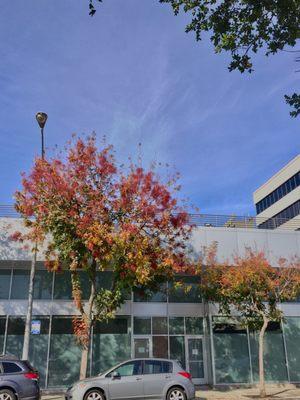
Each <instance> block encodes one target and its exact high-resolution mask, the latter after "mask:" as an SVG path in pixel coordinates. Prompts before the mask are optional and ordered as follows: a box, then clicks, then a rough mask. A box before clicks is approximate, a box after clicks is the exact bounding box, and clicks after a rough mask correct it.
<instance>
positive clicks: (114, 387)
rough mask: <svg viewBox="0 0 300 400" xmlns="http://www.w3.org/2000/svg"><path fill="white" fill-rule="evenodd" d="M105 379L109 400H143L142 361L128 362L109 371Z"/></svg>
mask: <svg viewBox="0 0 300 400" xmlns="http://www.w3.org/2000/svg"><path fill="white" fill-rule="evenodd" d="M107 378H108V379H109V382H108V390H109V397H110V399H111V400H129V399H135V400H143V399H144V389H143V375H142V360H133V361H128V362H126V363H124V364H122V365H120V366H119V367H117V368H116V369H115V370H113V371H111V372H110V373H109V374H108V375H107Z"/></svg>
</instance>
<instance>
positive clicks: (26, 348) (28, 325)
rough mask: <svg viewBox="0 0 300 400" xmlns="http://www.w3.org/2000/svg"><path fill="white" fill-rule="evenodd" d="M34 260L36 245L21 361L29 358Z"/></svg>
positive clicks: (34, 258) (34, 250)
mask: <svg viewBox="0 0 300 400" xmlns="http://www.w3.org/2000/svg"><path fill="white" fill-rule="evenodd" d="M36 258H37V244H36V245H35V247H34V249H33V256H32V260H31V269H30V278H29V290H28V306H27V314H26V322H25V332H24V341H23V352H22V360H28V357H29V343H30V330H31V329H30V328H31V319H32V304H33V291H34V277H35V268H36Z"/></svg>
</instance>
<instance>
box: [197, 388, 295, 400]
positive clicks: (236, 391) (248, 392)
mask: <svg viewBox="0 0 300 400" xmlns="http://www.w3.org/2000/svg"><path fill="white" fill-rule="evenodd" d="M266 388H267V395H268V397H266V399H268V400H271V399H272V400H279V399H285V400H296V399H299V400H300V387H298V388H297V387H296V386H295V385H291V384H288V385H280V384H278V385H267V387H266ZM258 393H259V389H258V388H257V387H256V388H249V389H246V388H234V387H230V388H222V389H209V388H205V387H204V388H200V390H197V400H243V399H245V400H246V399H248V400H253V399H259V396H258Z"/></svg>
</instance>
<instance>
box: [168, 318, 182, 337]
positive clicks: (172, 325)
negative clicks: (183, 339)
mask: <svg viewBox="0 0 300 400" xmlns="http://www.w3.org/2000/svg"><path fill="white" fill-rule="evenodd" d="M169 332H170V335H178V334H179V335H183V334H184V317H170V318H169Z"/></svg>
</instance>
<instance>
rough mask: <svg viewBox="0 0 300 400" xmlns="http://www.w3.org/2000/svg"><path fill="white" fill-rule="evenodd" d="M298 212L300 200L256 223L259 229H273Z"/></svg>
mask: <svg viewBox="0 0 300 400" xmlns="http://www.w3.org/2000/svg"><path fill="white" fill-rule="evenodd" d="M299 214H300V200H298V201H296V202H295V203H293V204H291V205H290V206H289V207H287V208H285V209H284V210H282V211H280V213H278V214H276V215H274V217H272V218H269V219H267V220H266V221H265V222H263V223H262V224H260V225H258V228H260V229H275V228H277V227H278V226H280V225H282V224H284V223H285V222H287V221H288V220H290V219H292V218H294V217H296V216H297V215H299Z"/></svg>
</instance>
